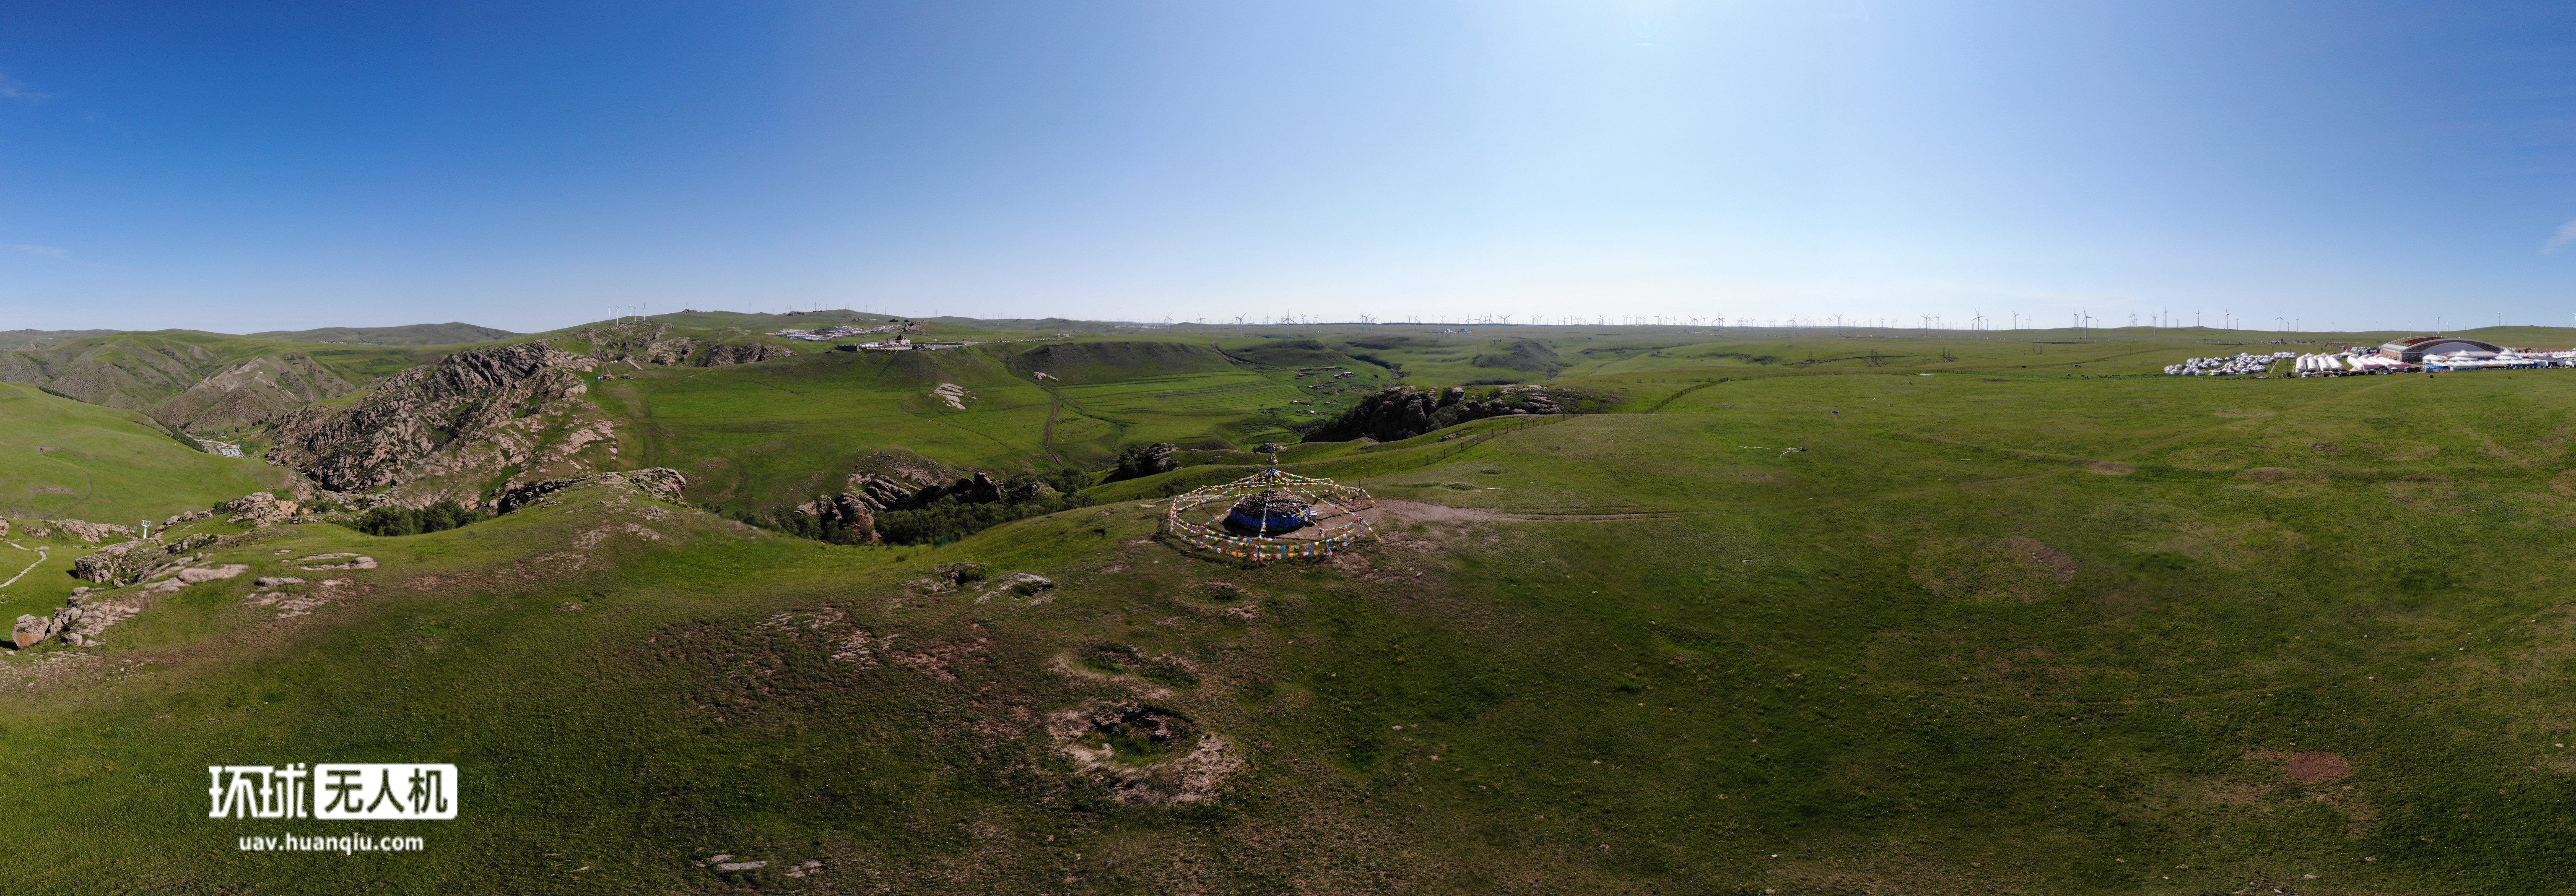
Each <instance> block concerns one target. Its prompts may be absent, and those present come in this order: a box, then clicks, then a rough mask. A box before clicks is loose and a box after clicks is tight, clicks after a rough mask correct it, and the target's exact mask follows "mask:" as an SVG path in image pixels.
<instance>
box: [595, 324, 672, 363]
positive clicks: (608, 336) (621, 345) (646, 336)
mask: <svg viewBox="0 0 2576 896" xmlns="http://www.w3.org/2000/svg"><path fill="white" fill-rule="evenodd" d="M573 335H574V336H576V337H579V338H582V339H587V340H589V341H590V345H591V349H590V356H591V357H593V358H597V359H599V360H602V361H607V362H610V363H616V364H630V363H631V364H637V365H643V364H653V365H657V366H662V367H669V366H672V365H675V364H678V363H680V362H682V361H685V360H687V359H688V357H689V352H691V351H693V350H695V349H696V348H697V347H698V341H697V340H695V339H691V338H689V337H687V336H682V335H679V334H678V333H675V332H672V330H671V327H670V325H668V324H657V323H634V324H618V325H615V326H608V327H598V328H595V329H589V330H581V331H578V332H576V333H574V334H573Z"/></svg>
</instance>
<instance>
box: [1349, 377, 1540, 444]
mask: <svg viewBox="0 0 2576 896" xmlns="http://www.w3.org/2000/svg"><path fill="white" fill-rule="evenodd" d="M1556 392H1557V393H1567V392H1568V390H1564V389H1558V390H1556ZM1568 400H1571V399H1568ZM1570 412H1572V409H1571V408H1569V407H1567V406H1566V405H1565V404H1564V403H1562V402H1561V401H1560V399H1559V396H1558V394H1551V392H1550V391H1549V389H1548V387H1546V386H1504V387H1502V388H1501V389H1498V390H1495V391H1494V392H1491V393H1488V394H1485V395H1483V396H1481V397H1476V398H1470V397H1468V394H1467V390H1466V389H1463V388H1459V387H1456V386H1452V387H1450V388H1448V389H1446V390H1439V389H1416V388H1414V387H1411V386H1401V385H1398V386H1388V387H1386V388H1384V389H1381V390H1378V391H1376V392H1371V393H1369V394H1368V395H1367V396H1366V397H1363V398H1361V399H1360V400H1359V403H1358V404H1354V405H1352V406H1351V408H1350V409H1349V410H1346V411H1343V412H1342V413H1341V415H1340V416H1337V417H1334V418H1333V419H1331V420H1329V421H1326V422H1325V423H1324V425H1323V426H1320V427H1317V428H1316V429H1314V430H1313V431H1311V432H1308V433H1307V434H1306V441H1309V442H1347V441H1350V440H1352V439H1358V438H1371V439H1376V440H1378V441H1381V442H1393V441H1397V440H1399V439H1410V438H1413V437H1414V436H1418V435H1421V434H1423V433H1427V432H1431V431H1433V430H1437V429H1445V428H1447V427H1451V426H1456V425H1458V424H1461V423H1466V422H1468V421H1471V420H1482V419H1485V418H1487V417H1508V416H1513V415H1526V414H1564V413H1570Z"/></svg>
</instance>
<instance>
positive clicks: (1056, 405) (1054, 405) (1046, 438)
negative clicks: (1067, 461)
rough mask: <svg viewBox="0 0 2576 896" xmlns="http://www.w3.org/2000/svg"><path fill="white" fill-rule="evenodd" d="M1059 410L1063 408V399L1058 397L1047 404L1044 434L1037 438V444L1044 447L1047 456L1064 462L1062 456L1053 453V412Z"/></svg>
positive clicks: (1057, 461) (1058, 461)
mask: <svg viewBox="0 0 2576 896" xmlns="http://www.w3.org/2000/svg"><path fill="white" fill-rule="evenodd" d="M1061 410H1064V399H1062V398H1058V399H1056V400H1055V401H1053V402H1050V403H1048V404H1047V425H1046V434H1045V435H1042V436H1040V437H1039V438H1038V446H1039V447H1041V448H1045V449H1046V453H1047V456H1048V457H1054V458H1055V462H1056V463H1064V458H1061V457H1056V453H1055V414H1056V412H1057V411H1061Z"/></svg>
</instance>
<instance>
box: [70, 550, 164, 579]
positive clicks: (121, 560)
mask: <svg viewBox="0 0 2576 896" xmlns="http://www.w3.org/2000/svg"><path fill="white" fill-rule="evenodd" d="M160 547H161V543H160V542H158V541H128V542H122V543H118V544H111V545H108V546H106V547H103V548H99V549H98V550H97V551H95V552H92V553H90V554H88V555H86V556H83V557H81V558H80V559H78V560H74V561H72V577H73V578H76V579H80V580H82V581H87V582H106V583H108V584H110V585H117V586H122V585H126V584H130V583H133V582H135V581H138V580H140V579H142V578H143V577H144V576H147V575H150V574H151V573H152V570H153V568H154V567H155V566H158V565H160V563H161V561H162V555H161V552H160V550H159V548H160Z"/></svg>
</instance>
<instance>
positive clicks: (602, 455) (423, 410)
mask: <svg viewBox="0 0 2576 896" xmlns="http://www.w3.org/2000/svg"><path fill="white" fill-rule="evenodd" d="M597 364H598V362H597V361H596V360H594V359H591V358H586V357H583V356H581V355H576V354H572V353H570V352H564V351H558V350H556V349H554V348H552V347H550V346H549V345H548V344H547V343H545V342H542V341H540V342H528V343H521V344H518V345H505V346H496V347H492V348H485V349H477V350H474V351H468V352H458V353H456V354H453V355H449V356H447V357H445V358H443V359H440V360H439V361H438V363H436V364H432V365H428V366H425V367H415V368H412V369H410V370H405V371H403V372H401V373H397V374H394V375H392V376H389V377H386V378H385V379H383V380H380V381H378V383H377V385H376V387H375V388H374V389H373V390H371V391H370V392H369V393H367V394H365V395H363V396H362V397H361V398H360V399H359V400H358V401H356V402H355V403H352V404H349V405H346V406H342V407H328V408H326V407H308V408H305V409H303V410H300V411H297V412H295V413H293V414H290V415H288V416H287V417H286V418H285V419H284V420H282V421H281V422H279V423H278V424H277V426H276V428H275V429H274V430H273V431H272V434H273V435H274V437H275V439H276V447H274V448H271V449H270V450H269V454H268V459H269V462H270V463H272V464H277V465H279V466H284V467H288V468H290V469H293V470H295V471H296V472H299V473H302V474H304V475H305V476H306V477H307V478H310V479H311V480H313V482H314V483H316V484H318V485H320V486H321V487H322V488H324V489H327V490H330V491H334V492H373V491H379V490H384V491H386V492H387V494H386V495H385V498H386V500H387V501H389V502H390V503H393V504H396V505H399V506H407V507H425V506H428V505H430V504H433V503H436V502H438V501H440V500H456V501H458V502H460V503H464V504H468V505H478V504H483V503H485V495H484V491H485V484H486V483H489V482H491V481H492V480H493V479H495V478H499V477H500V476H501V475H502V474H503V473H505V472H507V471H509V470H511V469H512V468H514V467H515V468H517V472H516V473H515V474H513V475H512V476H511V477H510V479H509V480H508V481H507V482H504V483H503V488H507V487H508V486H510V485H515V484H517V483H521V482H532V481H539V480H544V479H556V478H567V477H571V476H577V475H582V474H586V473H588V472H590V471H591V470H592V469H594V468H595V467H596V466H598V465H602V464H606V463H610V462H613V461H614V460H615V458H616V455H617V447H616V432H615V428H614V426H613V425H612V424H611V423H610V421H609V419H608V417H607V416H606V415H605V414H603V413H601V412H600V411H599V409H598V408H595V407H592V406H591V405H590V404H589V403H588V402H585V401H580V400H578V399H579V397H580V396H582V395H583V394H585V393H587V392H588V391H589V386H588V385H587V382H586V378H585V375H586V374H588V373H589V372H590V371H591V370H593V369H594V368H595V367H596V366H597Z"/></svg>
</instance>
